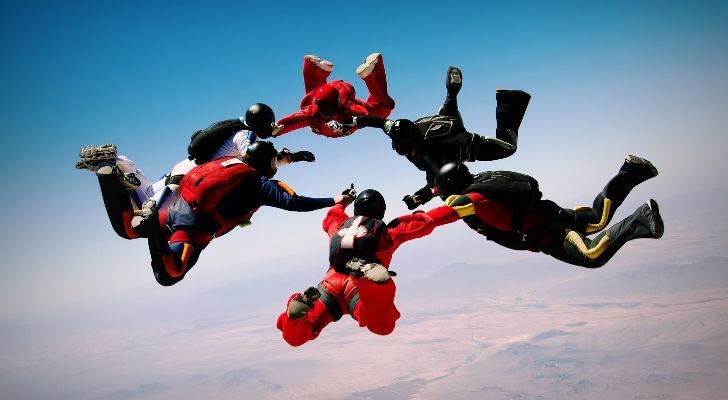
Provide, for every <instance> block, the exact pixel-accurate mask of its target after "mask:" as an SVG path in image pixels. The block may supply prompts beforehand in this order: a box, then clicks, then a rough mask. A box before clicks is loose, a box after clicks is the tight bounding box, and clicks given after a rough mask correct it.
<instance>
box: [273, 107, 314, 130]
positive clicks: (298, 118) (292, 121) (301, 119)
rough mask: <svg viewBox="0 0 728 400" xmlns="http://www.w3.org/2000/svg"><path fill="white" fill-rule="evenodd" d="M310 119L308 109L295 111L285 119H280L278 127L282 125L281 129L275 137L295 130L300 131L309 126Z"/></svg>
mask: <svg viewBox="0 0 728 400" xmlns="http://www.w3.org/2000/svg"><path fill="white" fill-rule="evenodd" d="M310 118H311V113H310V107H306V108H304V109H302V110H301V111H297V112H295V113H293V114H291V115H289V116H287V117H283V118H281V119H280V120H278V125H283V129H281V130H280V131H279V132H278V134H276V137H277V136H281V135H283V134H285V133H288V132H290V131H295V130H296V129H301V128H305V127H307V126H309V125H310Z"/></svg>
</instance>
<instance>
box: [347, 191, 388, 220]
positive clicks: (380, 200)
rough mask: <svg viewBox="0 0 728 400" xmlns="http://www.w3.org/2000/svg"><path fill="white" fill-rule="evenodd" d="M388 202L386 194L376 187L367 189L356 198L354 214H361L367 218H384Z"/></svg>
mask: <svg viewBox="0 0 728 400" xmlns="http://www.w3.org/2000/svg"><path fill="white" fill-rule="evenodd" d="M386 209H387V204H386V203H385V202H384V196H382V194H381V193H379V192H377V191H376V190H374V189H367V190H365V191H363V192H361V193H359V195H358V196H356V200H354V215H361V216H364V217H367V218H374V219H383V218H384V211H385V210H386Z"/></svg>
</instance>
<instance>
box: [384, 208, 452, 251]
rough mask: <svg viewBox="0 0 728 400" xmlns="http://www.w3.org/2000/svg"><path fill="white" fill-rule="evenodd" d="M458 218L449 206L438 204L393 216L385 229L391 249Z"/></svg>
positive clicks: (425, 234)
mask: <svg viewBox="0 0 728 400" xmlns="http://www.w3.org/2000/svg"><path fill="white" fill-rule="evenodd" d="M458 219H460V216H459V215H458V214H457V212H455V211H454V210H453V209H452V207H450V206H440V207H437V208H433V209H432V210H430V211H427V212H416V213H414V214H410V215H403V216H401V217H399V218H395V219H394V220H392V222H390V223H389V224H387V230H388V232H389V236H390V237H391V238H392V242H393V245H394V246H393V249H392V251H394V249H396V248H397V247H398V246H399V245H400V244H402V243H404V242H406V241H408V240H412V239H417V238H421V237H423V236H427V235H429V234H430V233H432V231H433V230H434V229H435V227H438V226H440V225H444V224H449V223H451V222H455V221H457V220H458Z"/></svg>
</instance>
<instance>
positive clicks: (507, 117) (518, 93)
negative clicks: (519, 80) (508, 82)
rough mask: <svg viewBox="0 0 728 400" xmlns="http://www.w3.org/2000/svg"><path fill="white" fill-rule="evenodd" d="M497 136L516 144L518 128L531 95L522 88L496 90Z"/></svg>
mask: <svg viewBox="0 0 728 400" xmlns="http://www.w3.org/2000/svg"><path fill="white" fill-rule="evenodd" d="M495 100H496V103H497V104H496V107H495V120H496V123H497V125H496V131H495V132H496V134H495V136H496V138H498V139H500V140H503V141H505V142H507V143H511V144H514V143H516V141H517V140H518V128H520V126H521V121H523V116H524V115H525V114H526V108H527V107H528V102H529V101H530V100H531V95H530V94H528V93H526V92H524V91H522V90H508V89H498V90H496V91H495Z"/></svg>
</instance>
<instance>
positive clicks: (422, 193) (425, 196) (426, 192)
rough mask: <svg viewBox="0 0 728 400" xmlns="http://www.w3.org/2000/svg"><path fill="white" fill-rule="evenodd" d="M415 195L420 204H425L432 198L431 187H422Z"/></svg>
mask: <svg viewBox="0 0 728 400" xmlns="http://www.w3.org/2000/svg"><path fill="white" fill-rule="evenodd" d="M415 197H417V198H418V199H419V201H420V204H425V203H427V202H428V201H430V200H432V189H430V188H429V187H423V188H422V189H420V190H418V191H416V192H415Z"/></svg>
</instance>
